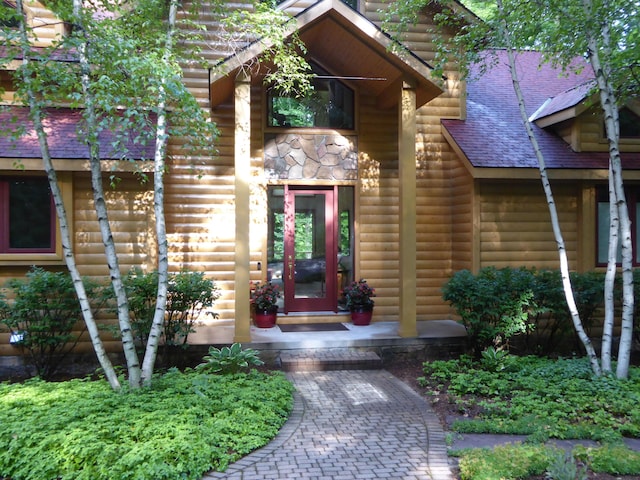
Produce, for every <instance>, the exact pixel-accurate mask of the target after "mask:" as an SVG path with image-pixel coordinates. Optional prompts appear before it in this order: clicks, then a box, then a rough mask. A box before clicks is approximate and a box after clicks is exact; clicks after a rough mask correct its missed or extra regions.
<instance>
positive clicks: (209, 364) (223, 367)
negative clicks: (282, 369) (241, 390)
mask: <svg viewBox="0 0 640 480" xmlns="http://www.w3.org/2000/svg"><path fill="white" fill-rule="evenodd" d="M259 355H260V354H259V352H258V351H257V350H253V349H251V348H247V349H244V350H243V349H242V345H240V344H239V343H234V344H233V345H231V347H222V348H216V347H209V355H205V356H204V357H203V360H205V362H204V363H201V364H200V365H198V366H197V367H196V371H198V372H200V373H219V374H222V375H228V374H232V373H238V372H241V371H243V370H248V369H250V368H251V367H258V366H260V365H264V362H263V361H262V360H260V356H259Z"/></svg>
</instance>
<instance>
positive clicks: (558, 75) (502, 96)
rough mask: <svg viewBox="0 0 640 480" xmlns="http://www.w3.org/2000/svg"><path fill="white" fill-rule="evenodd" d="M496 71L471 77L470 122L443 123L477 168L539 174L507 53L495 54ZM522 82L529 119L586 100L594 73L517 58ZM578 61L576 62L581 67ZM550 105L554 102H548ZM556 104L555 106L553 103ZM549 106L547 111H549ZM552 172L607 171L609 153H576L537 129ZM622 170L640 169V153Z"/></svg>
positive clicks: (536, 57) (535, 56)
mask: <svg viewBox="0 0 640 480" xmlns="http://www.w3.org/2000/svg"><path fill="white" fill-rule="evenodd" d="M492 53H495V55H496V58H497V63H496V65H495V66H494V67H493V68H491V69H489V70H488V71H487V72H486V73H484V74H482V75H480V76H477V74H478V72H479V69H478V68H476V69H475V71H472V75H471V77H470V79H469V81H468V86H467V93H468V97H467V118H466V119H465V120H442V125H443V126H444V128H445V129H446V131H447V132H448V134H449V137H450V138H451V140H452V141H453V142H454V143H455V145H456V146H457V148H458V149H459V150H461V151H462V153H463V154H464V155H465V157H466V158H467V159H468V161H469V163H470V164H471V165H472V166H473V167H476V168H514V167H515V168H536V169H537V168H538V162H537V160H536V157H535V153H534V151H533V148H532V147H531V144H530V142H529V139H528V138H527V135H526V132H525V129H524V127H523V125H522V119H521V117H520V111H519V107H518V101H517V98H516V95H515V93H514V90H513V84H512V80H511V74H510V72H509V66H508V61H507V56H506V52H505V51H496V52H492ZM516 62H517V70H518V78H519V80H520V84H521V87H522V91H523V94H524V96H525V103H526V110H527V115H529V116H531V115H533V114H534V113H536V112H537V117H538V118H540V117H541V116H543V115H541V111H539V110H541V107H543V106H544V109H543V110H542V113H543V114H544V115H549V114H550V113H552V112H557V111H558V109H560V108H567V105H569V104H575V103H576V102H580V101H582V100H584V98H585V95H586V94H587V93H588V86H589V85H590V82H591V81H592V80H593V75H592V70H591V68H589V67H587V66H586V65H584V66H585V67H586V68H583V69H582V70H581V73H575V72H573V73H571V72H563V71H562V70H561V69H559V68H556V67H553V66H552V65H550V64H549V63H542V54H541V53H540V52H534V51H529V52H521V53H519V54H517V56H516ZM578 64H579V61H577V64H576V65H578ZM550 99H551V100H550ZM554 99H555V100H554ZM545 103H546V105H545ZM533 128H534V131H535V135H536V138H537V139H538V142H539V144H540V148H541V150H542V152H543V153H544V156H545V163H546V166H547V168H550V169H606V168H607V167H608V161H609V155H608V153H606V152H574V151H573V150H572V149H571V147H570V146H569V145H568V144H567V143H566V142H564V141H563V140H562V139H561V138H560V137H559V136H557V135H556V134H554V133H553V132H552V131H548V130H543V129H541V128H539V127H538V126H536V125H535V124H534V125H533ZM622 160H623V167H624V168H628V169H640V153H623V154H622Z"/></svg>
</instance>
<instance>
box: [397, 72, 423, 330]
mask: <svg viewBox="0 0 640 480" xmlns="http://www.w3.org/2000/svg"><path fill="white" fill-rule="evenodd" d="M398 114H399V121H398V129H399V132H398V134H399V139H398V149H399V151H398V155H399V180H400V325H399V328H398V335H400V336H401V337H416V336H417V335H418V329H417V323H416V315H417V313H416V295H417V288H416V270H417V269H416V252H417V247H416V91H415V86H414V85H412V84H409V83H407V82H405V83H403V86H402V93H401V98H400V108H399V109H398Z"/></svg>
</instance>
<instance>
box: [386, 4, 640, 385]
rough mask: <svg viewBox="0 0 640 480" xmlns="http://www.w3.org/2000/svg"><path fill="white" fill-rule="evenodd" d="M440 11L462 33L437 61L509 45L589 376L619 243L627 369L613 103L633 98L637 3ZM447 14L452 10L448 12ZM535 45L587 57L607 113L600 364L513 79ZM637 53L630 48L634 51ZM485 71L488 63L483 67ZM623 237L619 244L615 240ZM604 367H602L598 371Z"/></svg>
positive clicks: (626, 250)
mask: <svg viewBox="0 0 640 480" xmlns="http://www.w3.org/2000/svg"><path fill="white" fill-rule="evenodd" d="M438 3H440V4H441V5H443V6H445V7H448V8H445V13H443V14H440V15H437V17H438V20H439V21H440V22H442V23H444V24H447V25H449V26H451V25H452V24H453V26H455V27H457V28H459V29H460V32H461V33H460V34H458V35H456V36H454V38H453V39H448V40H446V41H445V40H443V39H442V38H440V39H439V40H438V45H439V51H438V55H437V58H438V59H439V62H440V64H443V63H445V62H446V61H448V60H449V58H451V56H452V55H455V57H456V58H458V59H461V60H462V65H461V67H462V71H463V72H466V66H467V65H468V63H470V62H475V61H478V53H479V52H480V51H483V50H485V49H486V48H491V47H506V48H507V51H508V52H509V57H510V59H511V62H510V63H511V64H510V70H511V72H512V78H513V80H514V82H513V83H514V88H515V90H516V94H517V95H518V97H519V101H520V108H521V114H522V119H523V122H524V125H525V129H527V134H528V136H529V138H530V140H531V141H532V146H533V148H534V151H536V156H537V157H538V162H539V165H540V172H541V179H542V183H543V187H544V189H545V193H546V195H547V200H548V204H549V207H550V213H551V219H552V225H554V226H553V230H554V235H555V237H556V243H557V245H558V251H559V255H560V267H561V271H562V277H563V286H564V290H565V296H566V299H567V305H568V307H569V310H570V311H571V317H572V319H573V323H574V327H575V329H576V333H577V334H578V336H579V338H580V339H581V341H582V343H583V345H584V347H585V351H586V352H587V355H588V357H589V358H590V361H591V365H592V368H593V371H594V373H596V374H600V372H601V371H602V370H603V371H604V372H607V373H609V372H610V371H611V341H612V331H613V325H614V304H615V301H614V294H613V293H614V281H615V277H616V258H617V251H618V244H619V243H620V244H621V252H622V276H623V302H622V305H623V309H622V310H623V312H622V328H621V339H620V348H619V351H618V367H617V371H616V375H617V376H618V378H626V376H627V373H628V366H629V359H630V351H631V340H632V332H633V310H634V298H633V272H632V260H633V257H632V251H631V224H630V221H629V215H628V209H627V205H626V199H625V194H624V188H623V182H622V170H621V163H620V150H619V146H618V143H619V130H618V129H619V121H618V118H617V117H618V110H617V109H618V107H619V106H620V105H621V104H623V103H624V100H625V99H626V98H628V97H629V96H631V95H637V94H638V93H639V89H638V84H639V82H638V78H639V77H640V75H639V74H638V73H639V72H640V68H639V62H640V60H639V58H638V54H637V52H638V51H639V50H640V45H639V42H640V40H639V33H638V29H637V25H638V23H639V22H638V18H639V17H638V2H637V1H632V2H629V1H627V0H614V1H604V0H566V1H563V2H555V1H553V0H532V1H529V0H493V1H484V0H473V2H472V3H473V5H474V7H476V6H478V5H481V6H482V7H484V10H483V11H484V15H485V17H483V19H484V20H485V21H478V19H471V20H470V19H469V17H468V16H467V18H466V19H461V18H460V15H459V14H457V13H455V12H459V11H460V8H459V4H456V2H448V1H441V2H438ZM425 5H426V2H424V1H422V0H401V1H399V2H396V3H395V4H394V5H393V6H392V8H391V9H390V11H389V14H388V16H387V18H388V19H389V20H395V21H397V20H398V19H400V26H401V27H402V26H404V25H406V24H407V23H409V22H411V21H414V19H415V18H416V14H417V12H418V11H419V10H420V9H421V8H423V7H424V6H425ZM447 12H454V13H453V15H450V14H447ZM531 47H535V48H537V49H539V50H541V51H542V52H543V53H545V60H546V61H548V62H554V63H556V64H559V65H561V66H563V67H564V68H566V69H569V68H572V64H573V62H574V60H575V58H576V57H583V58H587V59H588V61H589V64H590V65H591V67H592V69H593V71H594V75H595V78H596V81H597V88H596V90H597V92H598V93H599V96H600V106H601V108H602V111H603V113H604V118H605V127H606V133H607V140H608V142H609V154H610V168H609V172H610V182H609V186H610V188H609V191H610V220H611V221H610V235H609V242H610V245H609V250H608V252H609V262H608V267H607V274H606V276H605V310H606V311H605V323H604V329H603V342H602V344H603V348H602V352H601V364H600V362H598V360H597V357H596V356H595V352H594V350H593V347H592V345H591V340H590V339H589V338H588V336H587V335H586V334H585V333H584V328H583V327H582V322H581V321H580V318H579V315H578V314H577V311H575V309H574V307H575V301H574V300H573V293H572V290H571V289H570V280H569V278H568V265H567V264H566V259H565V258H566V252H565V249H564V242H563V240H562V235H561V232H560V231H559V227H557V226H556V225H555V223H556V217H557V214H554V211H555V203H554V202H553V197H552V195H551V190H550V186H549V185H548V178H547V177H546V174H545V171H546V168H545V166H544V159H543V158H542V156H541V154H540V151H539V148H537V146H536V142H535V137H534V136H533V135H532V132H531V124H530V123H529V122H528V118H527V116H526V111H524V110H523V105H522V95H520V94H518V90H519V85H518V82H517V77H515V76H513V73H514V67H515V65H514V64H513V61H512V60H513V53H514V52H516V51H518V50H520V49H529V48H531ZM634 52H635V53H634ZM486 68H490V66H488V67H486ZM619 238H620V241H619V240H618V239H619ZM601 367H602V368H601Z"/></svg>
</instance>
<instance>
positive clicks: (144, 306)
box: [115, 268, 220, 349]
mask: <svg viewBox="0 0 640 480" xmlns="http://www.w3.org/2000/svg"><path fill="white" fill-rule="evenodd" d="M168 280H169V285H168V293H167V305H166V309H165V322H164V326H163V331H162V343H163V344H164V345H166V346H169V347H175V346H180V347H186V346H187V345H188V343H187V340H188V336H189V334H190V333H192V332H194V331H195V330H194V328H193V327H194V324H195V321H196V319H197V318H198V316H199V315H200V314H201V313H202V311H203V310H205V309H207V308H209V307H211V306H213V304H214V303H215V301H216V300H217V299H218V298H219V297H220V291H219V289H218V287H217V286H216V285H215V283H214V282H213V280H210V279H208V278H206V277H205V276H204V273H202V272H193V271H182V272H179V273H177V274H169V279H168ZM124 285H125V289H126V291H127V297H128V300H129V310H130V313H131V328H132V331H133V334H134V339H135V341H136V344H137V346H138V348H140V349H143V348H144V347H145V346H146V344H147V341H148V338H149V333H150V331H151V325H152V323H153V316H154V314H155V308H156V296H157V292H158V272H157V271H155V270H154V271H152V272H148V273H145V272H143V271H142V270H141V269H139V268H135V269H132V270H130V271H129V273H128V274H127V275H126V277H125V278H124ZM212 315H213V316H214V317H215V316H216V314H215V313H212ZM115 333H118V332H115Z"/></svg>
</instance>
